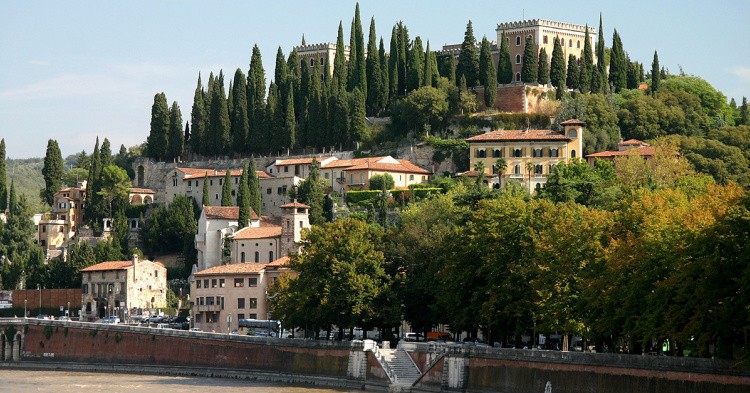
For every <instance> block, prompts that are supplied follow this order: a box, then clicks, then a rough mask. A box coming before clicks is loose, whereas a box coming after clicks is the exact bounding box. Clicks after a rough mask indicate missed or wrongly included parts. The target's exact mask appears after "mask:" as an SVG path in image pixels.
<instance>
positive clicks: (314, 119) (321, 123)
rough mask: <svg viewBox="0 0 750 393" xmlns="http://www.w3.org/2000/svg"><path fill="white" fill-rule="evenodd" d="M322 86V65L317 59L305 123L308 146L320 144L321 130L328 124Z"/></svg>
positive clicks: (311, 80)
mask: <svg viewBox="0 0 750 393" xmlns="http://www.w3.org/2000/svg"><path fill="white" fill-rule="evenodd" d="M322 94H323V92H322V86H321V76H320V66H319V65H318V62H317V61H316V62H315V64H314V65H313V72H312V75H311V76H310V96H309V97H310V110H309V111H308V113H307V122H306V123H305V127H306V130H305V138H307V145H308V146H320V145H321V140H320V130H321V129H322V128H321V127H325V126H326V122H325V116H324V110H323V103H322V102H321V99H322Z"/></svg>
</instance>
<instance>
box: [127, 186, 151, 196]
mask: <svg viewBox="0 0 750 393" xmlns="http://www.w3.org/2000/svg"><path fill="white" fill-rule="evenodd" d="M130 193H132V194H156V191H154V190H152V189H150V188H138V187H131V188H130Z"/></svg>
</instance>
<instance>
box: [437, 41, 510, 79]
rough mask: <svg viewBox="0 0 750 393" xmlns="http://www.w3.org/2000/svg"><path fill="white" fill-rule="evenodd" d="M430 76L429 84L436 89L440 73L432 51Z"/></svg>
mask: <svg viewBox="0 0 750 393" xmlns="http://www.w3.org/2000/svg"><path fill="white" fill-rule="evenodd" d="M428 44H429V43H428ZM428 46H429V45H428ZM430 76H431V78H432V83H431V84H430V86H432V87H435V88H437V87H438V81H439V80H440V78H439V76H440V71H438V61H437V54H436V53H435V52H432V51H430ZM495 80H497V79H495Z"/></svg>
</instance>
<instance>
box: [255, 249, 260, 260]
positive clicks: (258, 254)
mask: <svg viewBox="0 0 750 393" xmlns="http://www.w3.org/2000/svg"><path fill="white" fill-rule="evenodd" d="M255 262H260V253H259V252H258V251H256V252H255Z"/></svg>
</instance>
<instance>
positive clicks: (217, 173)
mask: <svg viewBox="0 0 750 393" xmlns="http://www.w3.org/2000/svg"><path fill="white" fill-rule="evenodd" d="M176 169H177V170H178V171H180V172H182V173H184V174H185V177H184V179H186V180H188V179H200V178H202V177H205V176H206V174H208V177H224V176H226V172H227V170H226V169H209V168H176ZM229 174H230V176H242V169H230V170H229ZM255 174H256V175H258V178H259V179H268V178H270V177H271V175H269V174H268V173H266V172H265V171H255Z"/></svg>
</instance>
